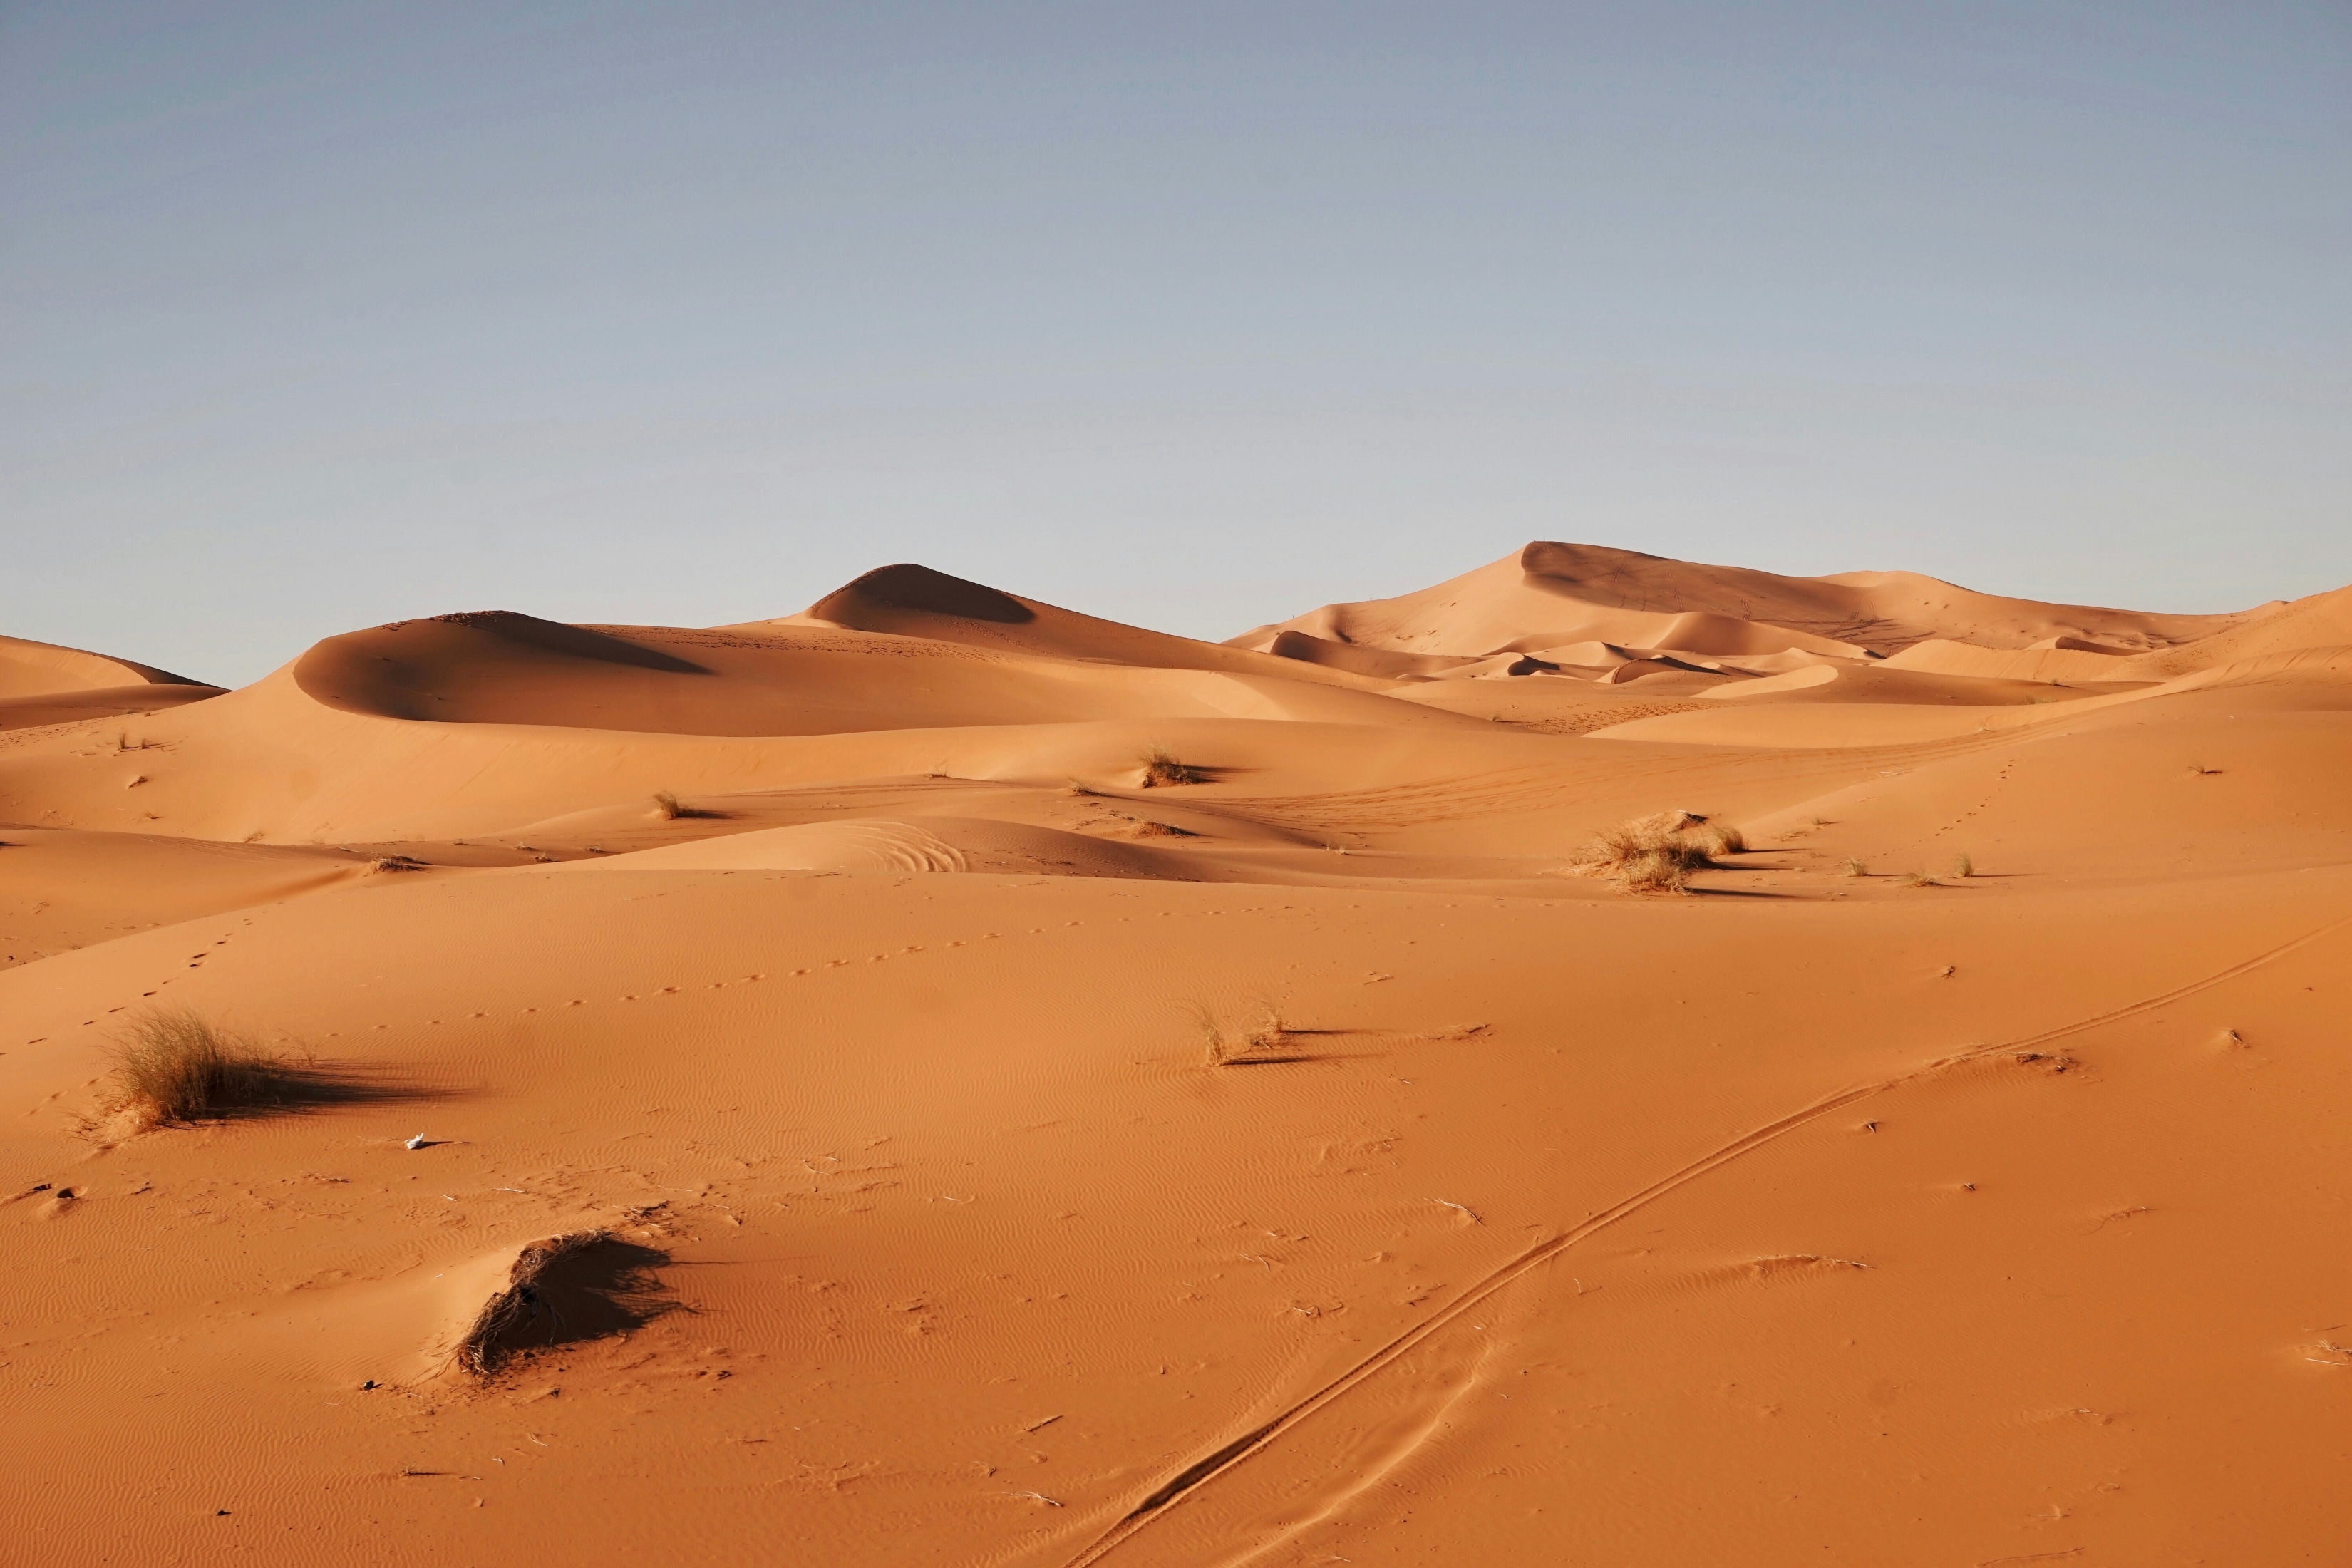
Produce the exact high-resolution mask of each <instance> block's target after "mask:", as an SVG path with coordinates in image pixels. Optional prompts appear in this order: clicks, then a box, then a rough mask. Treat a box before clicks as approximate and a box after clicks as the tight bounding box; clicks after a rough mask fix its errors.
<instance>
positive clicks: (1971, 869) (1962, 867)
mask: <svg viewBox="0 0 2352 1568" xmlns="http://www.w3.org/2000/svg"><path fill="white" fill-rule="evenodd" d="M1976 874H1977V863H1976V858H1975V857H1974V856H1970V855H1956V856H1954V857H1953V858H1952V875H1953V876H1955V877H1958V878H1961V879H1967V878H1969V877H1973V876H1975V875H1976Z"/></svg>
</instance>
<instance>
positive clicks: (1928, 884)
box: [1903, 871, 1944, 888]
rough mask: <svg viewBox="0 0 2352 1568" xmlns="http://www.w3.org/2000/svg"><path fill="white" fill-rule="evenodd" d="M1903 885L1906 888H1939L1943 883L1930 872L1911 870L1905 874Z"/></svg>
mask: <svg viewBox="0 0 2352 1568" xmlns="http://www.w3.org/2000/svg"><path fill="white" fill-rule="evenodd" d="M1903 885H1904V886H1905V887H1906V888H1940V887H1942V886H1943V885H1944V884H1943V883H1941V882H1939V881H1937V879H1936V878H1935V875H1934V873H1932V872H1928V871H1912V872H1909V873H1907V874H1906V875H1905V877H1904V879H1903Z"/></svg>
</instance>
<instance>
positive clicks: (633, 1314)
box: [457, 1230, 677, 1377]
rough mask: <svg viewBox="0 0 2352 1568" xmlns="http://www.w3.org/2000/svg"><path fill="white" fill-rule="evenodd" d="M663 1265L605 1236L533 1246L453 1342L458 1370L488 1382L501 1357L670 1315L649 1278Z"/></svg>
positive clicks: (656, 1255)
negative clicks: (485, 1378) (654, 1270)
mask: <svg viewBox="0 0 2352 1568" xmlns="http://www.w3.org/2000/svg"><path fill="white" fill-rule="evenodd" d="M668 1261H669V1258H668V1255H667V1253H664V1252H659V1251H656V1250H655V1249H654V1248H652V1247H642V1246H639V1245H638V1244H636V1243H635V1242H632V1241H626V1240H624V1239H623V1238H622V1237H618V1236H616V1235H614V1233H613V1232H611V1231H609V1230H575V1231H571V1232H569V1233H567V1234H565V1235H562V1236H551V1237H547V1238H546V1239H545V1240H543V1241H534V1242H532V1243H531V1244H530V1246H528V1247H524V1248H523V1249H522V1253H521V1256H520V1257H518V1258H516V1259H515V1261H514V1267H513V1268H511V1269H509V1271H508V1274H507V1285H506V1288H505V1289H502V1290H500V1291H499V1293H498V1294H497V1295H495V1296H492V1297H491V1298H490V1299H489V1300H488V1301H485V1302H484V1303H482V1310H480V1311H479V1312H478V1313H476V1314H475V1315H474V1321H473V1322H472V1323H471V1324H470V1325H468V1326H467V1330H466V1332H465V1334H464V1335H463V1337H461V1338H460V1339H459V1340H458V1342H457V1362H458V1364H460V1365H461V1366H463V1367H465V1368H466V1370H467V1371H468V1372H471V1373H474V1374H475V1375H476V1376H478V1377H488V1376H489V1375H490V1374H491V1373H495V1372H497V1371H498V1370H499V1367H500V1366H501V1365H502V1364H504V1363H505V1362H506V1361H507V1359H508V1358H509V1356H512V1355H515V1354H518V1353H527V1352H530V1351H531V1350H533V1349H534V1348H537V1347H539V1346H541V1345H551V1344H558V1343H562V1342H565V1341H569V1340H584V1339H593V1338H596V1337H598V1336H601V1335H604V1334H609V1333H618V1332H624V1331H627V1330H630V1329H634V1328H636V1327H638V1326H639V1325H641V1324H644V1323H646V1322H649V1321H652V1320H653V1319H655V1318H656V1317H659V1316H661V1315H662V1314H663V1313H665V1312H667V1311H672V1310H677V1309H676V1303H674V1302H671V1301H667V1300H663V1299H662V1287H661V1283H660V1281H659V1279H656V1277H655V1275H654V1273H653V1268H654V1266H655V1265H656V1264H660V1263H667V1262H668Z"/></svg>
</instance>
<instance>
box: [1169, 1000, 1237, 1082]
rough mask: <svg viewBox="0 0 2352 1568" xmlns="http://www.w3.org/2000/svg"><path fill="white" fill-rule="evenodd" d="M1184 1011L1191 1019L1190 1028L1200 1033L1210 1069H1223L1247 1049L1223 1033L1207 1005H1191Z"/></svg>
mask: <svg viewBox="0 0 2352 1568" xmlns="http://www.w3.org/2000/svg"><path fill="white" fill-rule="evenodd" d="M1184 1011H1185V1013H1186V1015H1187V1016H1190V1017H1191V1018H1192V1026H1193V1027H1194V1028H1195V1029H1197V1030H1199V1031H1200V1035H1201V1044H1202V1047H1204V1048H1205V1050H1206V1052H1207V1055H1208V1058H1209V1065H1210V1066H1211V1067H1213V1068H1219V1067H1223V1066H1224V1065H1225V1064H1226V1063H1227V1062H1230V1061H1232V1060H1233V1059H1234V1058H1235V1057H1236V1056H1239V1055H1240V1054H1241V1053H1242V1052H1243V1051H1244V1050H1246V1049H1247V1048H1248V1047H1246V1046H1244V1044H1243V1043H1242V1042H1241V1041H1239V1040H1236V1039H1234V1038H1233V1037H1230V1036H1228V1035H1227V1034H1226V1033H1225V1026H1223V1024H1221V1023H1219V1022H1218V1021H1217V1016H1216V1014H1215V1013H1213V1012H1212V1011H1211V1010H1210V1008H1209V1005H1208V1004H1207V1003H1205V1002H1194V1003H1191V1004H1189V1005H1187V1006H1186V1007H1185V1009H1184Z"/></svg>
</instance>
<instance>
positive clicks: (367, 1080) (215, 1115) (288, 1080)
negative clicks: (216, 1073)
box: [164, 1059, 446, 1123]
mask: <svg viewBox="0 0 2352 1568" xmlns="http://www.w3.org/2000/svg"><path fill="white" fill-rule="evenodd" d="M225 1078H226V1081H221V1082H217V1083H215V1084H214V1085H212V1086H210V1090H209V1093H208V1094H207V1095H206V1097H205V1103H204V1104H202V1105H200V1106H196V1107H194V1108H191V1109H189V1110H186V1111H185V1112H184V1113H183V1114H182V1115H179V1116H176V1117H169V1118H165V1119H164V1120H166V1121H179V1122H183V1123H193V1122H199V1121H255V1120H258V1119H261V1118H265V1117H271V1116H294V1115H299V1114H300V1113H301V1112H303V1111H306V1110H322V1109H325V1108H326V1107H329V1106H336V1105H405V1104H421V1103H424V1102H426V1101H430V1100H441V1099H445V1098H446V1091H444V1090H441V1089H431V1088H427V1087H426V1086H425V1085H423V1084H419V1083H416V1082H415V1081H413V1080H411V1079H405V1078H402V1077H400V1076H397V1075H396V1074H395V1073H394V1071H393V1069H392V1068H386V1067H380V1066H376V1065H373V1064H370V1063H362V1062H320V1061H310V1060H284V1059H277V1060H259V1061H252V1062H246V1063H239V1064H236V1067H235V1068H234V1070H233V1072H232V1073H230V1074H227V1075H225Z"/></svg>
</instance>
